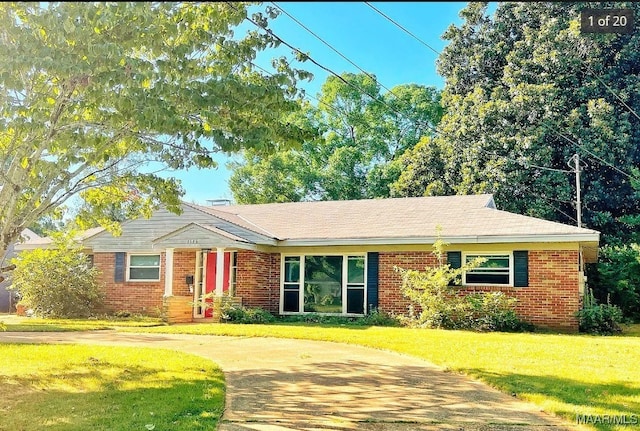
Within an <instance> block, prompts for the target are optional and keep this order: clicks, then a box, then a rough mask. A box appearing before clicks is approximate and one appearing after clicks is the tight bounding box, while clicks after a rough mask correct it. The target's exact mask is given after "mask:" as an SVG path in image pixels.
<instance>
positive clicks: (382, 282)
mask: <svg viewBox="0 0 640 431" xmlns="http://www.w3.org/2000/svg"><path fill="white" fill-rule="evenodd" d="M379 259H380V261H379V264H378V265H379V266H378V308H380V310H383V311H386V312H388V313H395V314H406V313H407V312H408V310H409V305H410V302H409V300H408V299H407V298H405V297H404V296H403V295H402V293H400V286H401V285H402V278H401V276H400V273H398V272H396V271H394V269H393V268H394V267H395V266H398V267H400V268H402V269H413V270H417V271H424V269H425V268H426V267H428V266H435V265H436V264H437V259H436V257H435V256H434V254H433V253H431V252H430V251H428V252H427V251H410V252H381V253H380V254H379Z"/></svg>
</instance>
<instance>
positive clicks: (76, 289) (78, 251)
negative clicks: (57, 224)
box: [11, 232, 103, 318]
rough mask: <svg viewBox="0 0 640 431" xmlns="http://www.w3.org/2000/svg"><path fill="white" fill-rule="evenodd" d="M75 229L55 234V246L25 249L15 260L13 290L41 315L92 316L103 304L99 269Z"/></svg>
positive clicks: (64, 316) (22, 300)
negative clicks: (83, 249)
mask: <svg viewBox="0 0 640 431" xmlns="http://www.w3.org/2000/svg"><path fill="white" fill-rule="evenodd" d="M73 237H74V233H72V232H68V233H57V234H54V235H52V239H53V244H52V245H53V248H50V249H35V250H28V251H23V252H21V253H20V254H19V255H18V256H17V257H16V258H14V259H13V262H14V263H15V265H16V269H15V270H14V273H13V282H12V285H11V289H12V290H17V291H18V293H19V294H20V296H21V300H20V301H21V302H23V303H25V304H26V305H28V307H30V308H31V309H32V310H33V311H34V313H35V314H36V315H38V316H41V317H54V318H75V317H89V316H91V315H93V314H94V313H95V312H96V311H97V310H98V309H99V307H100V306H101V304H102V299H103V292H102V287H101V286H100V285H99V283H98V281H97V277H98V270H97V269H96V268H94V267H93V266H92V265H91V264H90V263H89V260H88V258H87V256H86V255H85V254H84V253H83V252H82V245H80V244H79V243H77V242H76V241H75V240H74V239H73Z"/></svg>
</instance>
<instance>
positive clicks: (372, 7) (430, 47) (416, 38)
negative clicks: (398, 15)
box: [364, 1, 440, 55]
mask: <svg viewBox="0 0 640 431" xmlns="http://www.w3.org/2000/svg"><path fill="white" fill-rule="evenodd" d="M364 4H366V5H367V6H369V7H370V8H371V9H373V10H374V11H376V12H378V13H379V14H380V15H382V16H383V17H384V18H386V19H387V20H388V21H390V22H392V23H393V24H394V25H396V26H397V27H398V28H400V29H402V30H403V31H404V32H405V33H407V34H408V35H409V36H411V37H413V38H414V39H415V40H417V41H418V42H420V43H421V44H423V45H424V46H426V47H427V48H429V49H430V50H431V51H433V52H435V53H436V54H437V55H440V53H439V52H438V51H437V50H436V49H434V48H433V47H432V46H431V45H429V44H428V43H427V42H425V41H423V40H422V39H420V38H419V37H418V36H416V35H415V34H413V33H411V32H410V31H409V30H407V29H406V28H404V27H403V26H402V25H400V24H398V23H397V22H396V21H394V20H393V19H392V18H391V17H389V16H388V15H386V14H385V13H384V12H382V11H381V10H380V9H378V8H376V7H375V6H373V5H372V4H371V3H369V2H368V1H366V2H364Z"/></svg>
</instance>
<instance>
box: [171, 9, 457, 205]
mask: <svg viewBox="0 0 640 431" xmlns="http://www.w3.org/2000/svg"><path fill="white" fill-rule="evenodd" d="M269 4H270V5H272V4H271V3H268V2H267V3H264V5H269ZM276 4H277V5H278V6H280V7H282V9H284V10H285V11H286V12H288V13H289V14H291V15H292V16H293V17H295V18H296V19H297V20H299V21H300V22H302V23H303V24H304V25H305V26H307V27H308V28H309V29H310V30H312V31H313V32H314V33H316V34H317V35H318V36H320V37H321V38H323V39H324V40H325V41H327V42H328V43H329V44H331V45H332V46H333V47H334V48H336V49H337V50H338V51H340V52H341V53H342V54H344V55H345V56H346V57H348V58H349V59H350V60H351V61H353V62H354V63H356V64H357V65H358V66H360V67H361V68H362V69H364V70H366V71H367V72H368V73H371V74H374V75H376V76H377V78H378V80H379V82H380V83H381V84H382V85H384V86H386V87H388V88H391V87H393V86H395V85H398V84H406V83H417V84H423V85H431V86H435V87H438V88H442V87H443V85H444V81H443V80H442V78H441V77H440V76H439V75H438V74H437V72H436V59H437V55H436V54H435V53H434V52H433V51H431V50H430V49H429V48H427V47H425V46H424V45H422V44H421V43H420V42H419V41H417V40H415V39H414V38H412V37H411V36H410V35H408V34H407V33H405V32H404V31H402V30H401V29H400V28H398V27H397V26H395V25H394V24H393V23H391V22H389V21H388V20H386V19H385V18H384V17H382V16H381V15H379V14H378V13H377V12H376V11H374V10H373V9H371V8H370V7H369V6H367V5H366V4H365V3H363V2H311V3H302V2H276ZM371 4H372V5H373V6H374V7H376V8H377V9H379V10H380V11H381V12H383V13H384V14H386V15H388V16H389V17H390V18H392V19H393V20H395V21H396V22H398V23H399V24H401V25H402V26H403V27H405V28H406V29H408V30H409V31H410V32H412V33H413V34H414V35H416V36H417V37H418V38H420V39H421V40H423V41H424V42H426V43H427V44H429V45H430V46H431V47H433V48H434V49H435V50H437V51H441V50H442V48H443V47H444V46H445V45H446V43H445V41H444V40H443V39H442V38H441V36H442V34H443V33H444V32H445V30H446V29H447V28H448V27H449V26H450V25H451V24H460V23H461V22H462V20H461V19H460V17H459V15H458V13H459V12H460V10H462V9H463V8H464V7H465V5H466V3H465V2H451V3H449V2H372V3H371ZM250 25H251V24H249V26H250ZM270 27H271V29H272V31H273V32H274V33H275V34H276V35H277V36H279V37H280V38H282V39H283V40H285V41H286V42H288V43H289V44H291V45H293V46H295V47H296V48H298V49H300V50H301V51H302V52H306V53H308V54H309V55H310V56H311V57H312V58H313V59H314V60H316V61H317V62H318V63H320V64H322V65H324V66H326V67H328V68H330V69H332V70H333V71H334V72H336V73H342V72H354V73H358V72H360V71H359V70H358V69H357V68H356V67H354V66H353V65H351V64H350V63H349V62H347V61H346V60H344V59H343V58H341V57H340V56H339V55H338V54H336V53H335V52H334V51H332V50H331V49H330V48H329V47H327V46H326V45H324V44H323V43H322V42H320V41H319V40H318V39H316V38H315V37H314V36H313V35H311V34H310V33H308V32H307V31H306V30H304V29H303V28H302V27H301V26H299V25H298V24H296V23H295V22H294V21H293V20H292V19H291V18H289V17H288V16H286V15H285V14H281V15H280V16H279V17H278V18H277V19H275V20H273V21H271V23H270ZM290 51H291V50H290V49H288V48H286V47H281V48H280V49H279V50H278V52H277V55H286V56H288V57H290V55H289V54H290ZM270 57H272V55H261V56H260V57H259V60H258V61H257V63H258V64H259V65H260V66H263V67H265V68H268V65H269V62H268V59H269V58H270ZM302 68H305V69H306V70H308V71H310V72H312V73H313V74H314V79H313V80H312V81H311V82H306V81H304V82H301V83H300V86H302V87H303V88H304V89H305V90H306V91H307V93H308V94H312V95H317V93H318V91H319V90H320V87H321V86H322V84H323V83H324V81H325V79H326V78H327V76H328V72H325V71H323V70H322V69H320V68H319V67H317V66H315V65H313V64H312V63H310V62H306V63H304V65H303V66H302ZM227 160H228V158H227V157H225V156H220V157H218V158H217V161H218V162H219V167H218V168H217V169H214V170H212V169H209V170H197V169H192V170H189V171H188V172H185V171H178V172H172V173H167V174H165V175H167V176H174V177H176V178H179V179H180V180H181V181H182V185H183V187H184V189H185V190H186V194H185V196H183V199H184V200H185V201H187V202H195V203H199V204H205V203H206V199H232V198H233V196H232V194H231V191H230V190H229V187H228V182H227V181H228V178H229V176H230V171H229V170H227V169H226V167H225V163H226V161H227Z"/></svg>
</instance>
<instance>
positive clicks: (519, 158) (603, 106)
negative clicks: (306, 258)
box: [392, 2, 640, 241]
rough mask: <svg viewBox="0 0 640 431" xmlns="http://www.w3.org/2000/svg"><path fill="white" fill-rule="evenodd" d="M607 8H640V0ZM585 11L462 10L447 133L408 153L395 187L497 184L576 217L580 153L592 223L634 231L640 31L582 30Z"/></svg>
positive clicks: (449, 69)
mask: <svg viewBox="0 0 640 431" xmlns="http://www.w3.org/2000/svg"><path fill="white" fill-rule="evenodd" d="M591 6H592V7H601V6H602V5H601V4H598V5H595V4H592V5H591ZM608 6H609V7H614V6H615V7H628V8H633V9H634V10H635V16H636V17H638V16H640V4H639V3H631V2H628V3H620V4H616V5H613V4H608ZM586 7H589V4H588V3H563V2H558V3H554V2H545V3H528V2H506V3H499V4H498V6H497V9H496V12H495V14H493V15H491V16H488V14H487V3H470V4H469V5H468V6H467V7H466V8H465V9H464V10H463V11H461V13H460V15H461V17H462V18H463V20H464V21H463V23H462V24H461V25H460V26H451V27H450V28H449V29H448V30H447V32H446V33H445V34H444V38H445V39H446V40H448V41H449V42H450V43H449V44H448V45H447V47H446V48H445V49H444V51H443V52H442V54H441V56H440V58H439V59H438V70H439V73H440V74H441V75H442V76H443V77H444V78H445V80H446V81H445V82H446V84H445V89H444V91H443V95H442V102H443V105H444V108H445V110H446V114H445V116H444V117H443V119H442V121H441V123H440V125H439V129H440V132H441V133H439V134H438V136H436V137H435V138H434V139H431V140H428V141H425V142H423V143H422V145H420V146H418V147H416V149H415V150H414V151H412V152H411V153H408V154H407V156H406V157H405V158H404V161H403V162H404V167H405V169H404V170H403V173H402V175H401V177H400V178H399V180H398V181H397V182H396V183H395V184H393V186H392V188H393V190H394V192H395V194H397V195H422V194H450V193H459V194H462V193H477V192H491V193H494V194H495V196H496V201H497V202H498V204H499V205H500V207H502V208H504V209H506V210H511V211H515V212H519V213H526V214H530V215H534V216H539V217H544V218H547V219H552V220H557V221H561V222H566V223H573V224H575V220H573V219H575V217H576V216H575V215H576V209H575V204H574V200H575V195H576V192H575V190H576V188H575V175H574V174H573V173H572V172H570V171H571V169H570V168H569V167H568V166H567V162H568V161H569V159H570V158H571V157H572V156H573V155H574V154H575V153H579V154H580V157H581V159H582V160H583V161H584V163H585V164H586V165H587V166H586V167H584V168H583V172H582V176H581V183H582V184H581V187H582V188H581V190H582V197H583V205H582V210H583V222H584V225H585V226H586V227H590V228H594V229H598V230H600V231H602V232H603V233H604V234H605V236H604V238H605V240H606V241H610V240H613V239H614V238H613V237H617V238H619V239H626V238H628V236H629V235H630V234H631V233H632V232H633V227H632V226H631V225H630V224H628V223H627V224H625V223H624V222H622V221H623V220H627V219H628V217H627V216H628V215H630V214H637V213H639V212H640V209H639V205H638V200H637V197H636V195H635V194H634V191H633V188H632V187H631V179H630V177H629V176H628V175H627V174H631V172H632V168H633V167H634V166H635V167H637V166H638V165H639V163H640V119H639V118H638V117H637V116H636V115H634V113H633V112H632V111H635V113H640V33H639V32H637V31H636V32H635V33H633V34H581V33H580V10H581V9H583V8H586ZM623 102H624V103H623ZM625 104H626V105H627V106H625ZM545 168H546V169H545Z"/></svg>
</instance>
